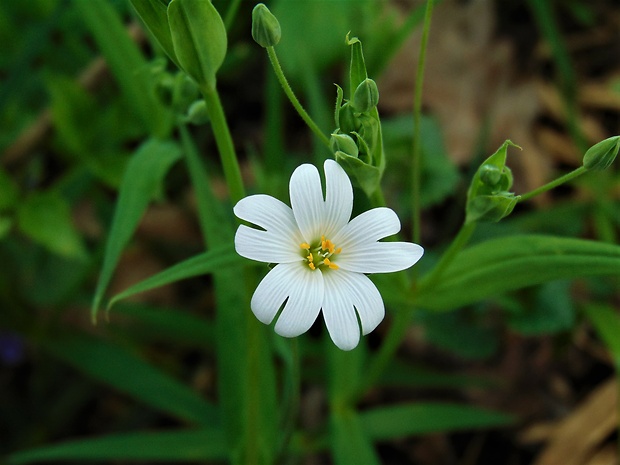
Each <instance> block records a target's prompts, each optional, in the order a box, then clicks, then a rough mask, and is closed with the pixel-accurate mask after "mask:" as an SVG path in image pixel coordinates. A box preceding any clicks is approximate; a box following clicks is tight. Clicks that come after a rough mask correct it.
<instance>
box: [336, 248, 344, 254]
mask: <svg viewBox="0 0 620 465" xmlns="http://www.w3.org/2000/svg"><path fill="white" fill-rule="evenodd" d="M340 252H342V247H338V248H337V249H336V250H335V251H334V253H336V254H338V253H340Z"/></svg>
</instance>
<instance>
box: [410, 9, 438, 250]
mask: <svg viewBox="0 0 620 465" xmlns="http://www.w3.org/2000/svg"><path fill="white" fill-rule="evenodd" d="M432 14H433V0H427V1H426V11H425V13H424V27H423V30H422V42H421V43H420V59H419V60H418V70H417V73H416V81H415V94H414V96H413V167H412V171H411V199H412V205H411V207H412V221H413V222H412V225H411V228H412V231H413V242H415V243H419V242H420V235H421V233H420V221H421V215H422V212H421V211H420V210H421V209H420V180H421V177H422V176H421V171H422V168H421V148H422V145H421V141H420V120H421V115H422V85H423V83H424V67H425V65H426V48H427V43H428V36H429V32H430V28H431V17H432Z"/></svg>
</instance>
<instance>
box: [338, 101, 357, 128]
mask: <svg viewBox="0 0 620 465" xmlns="http://www.w3.org/2000/svg"><path fill="white" fill-rule="evenodd" d="M338 123H339V124H340V130H341V131H342V132H344V133H346V134H348V133H351V132H356V131H358V130H359V129H360V127H361V122H360V121H359V118H357V117H356V116H355V111H354V110H353V107H352V106H351V105H350V104H349V103H345V104H344V105H342V106H341V107H340V109H339V110H338Z"/></svg>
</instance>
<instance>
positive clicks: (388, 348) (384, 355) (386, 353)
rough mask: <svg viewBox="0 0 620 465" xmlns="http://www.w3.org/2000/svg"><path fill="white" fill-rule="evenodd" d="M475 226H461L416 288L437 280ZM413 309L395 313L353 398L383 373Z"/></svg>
mask: <svg viewBox="0 0 620 465" xmlns="http://www.w3.org/2000/svg"><path fill="white" fill-rule="evenodd" d="M475 227H476V223H467V224H464V225H463V226H462V227H461V229H460V230H459V232H458V234H457V236H456V237H455V238H454V241H452V244H450V247H448V250H446V251H445V252H444V254H443V256H442V257H441V259H440V260H439V263H438V264H437V265H436V266H435V268H434V269H433V271H431V273H430V276H429V277H428V278H426V279H424V280H422V282H420V287H419V288H418V289H422V288H423V287H424V289H428V288H429V287H430V286H432V285H434V284H435V283H436V282H437V280H438V279H439V278H440V276H441V274H442V273H443V272H444V271H445V269H446V267H447V266H448V265H449V264H450V263H451V262H452V260H454V257H456V255H457V254H458V253H459V252H460V251H461V249H462V248H463V247H464V246H465V244H466V243H467V241H468V240H469V238H470V237H471V235H472V233H473V232H474V229H475ZM413 309H414V307H413V306H409V307H402V308H401V310H400V311H399V312H398V313H397V314H396V317H395V318H394V321H393V323H392V326H391V327H390V329H389V331H388V334H387V337H386V339H385V341H384V342H383V344H382V345H381V349H379V353H378V354H377V355H376V357H375V358H374V360H373V361H372V362H371V364H370V367H369V369H368V372H367V375H366V377H365V381H364V383H363V384H362V386H361V387H360V389H359V390H358V391H357V392H356V395H355V399H358V398H359V397H360V396H361V395H363V394H364V392H365V391H366V390H367V389H368V388H370V387H371V386H372V385H373V384H374V383H375V382H376V381H377V380H378V379H379V377H380V376H381V373H383V371H384V370H385V368H386V367H387V365H388V363H389V362H390V360H391V359H392V357H393V356H394V353H395V352H396V350H397V349H398V346H399V345H400V342H401V341H402V338H403V336H404V335H405V331H407V327H408V326H409V322H410V320H411V315H412V313H413ZM355 399H354V400H355Z"/></svg>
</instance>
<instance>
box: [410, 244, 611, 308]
mask: <svg viewBox="0 0 620 465" xmlns="http://www.w3.org/2000/svg"><path fill="white" fill-rule="evenodd" d="M618 270H620V246H617V245H613V244H605V243H601V242H595V241H587V240H581V239H570V238H562V237H553V236H539V235H517V236H512V237H506V238H499V239H492V240H489V241H485V242H483V243H480V244H477V245H474V246H472V247H469V248H468V249H466V250H464V251H463V252H462V253H460V254H459V255H458V256H457V257H456V258H455V260H454V262H452V264H450V266H449V267H448V268H447V270H446V272H445V274H444V275H443V277H442V278H441V279H440V281H439V283H438V284H437V285H436V286H432V287H431V288H426V289H425V288H424V280H423V281H422V282H421V283H420V289H421V290H420V294H419V295H418V296H417V297H416V298H415V303H416V305H419V306H422V307H425V308H429V309H435V310H449V309H453V308H456V307H459V306H463V305H467V304H471V303H473V302H477V301H479V300H482V299H485V298H488V297H491V296H497V295H499V294H502V293H504V292H507V291H512V290H515V289H521V288H524V287H528V286H533V285H535V284H540V283H543V282H546V281H553V280H557V279H574V278H579V277H583V276H596V275H611V276H614V275H617V274H618Z"/></svg>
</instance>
